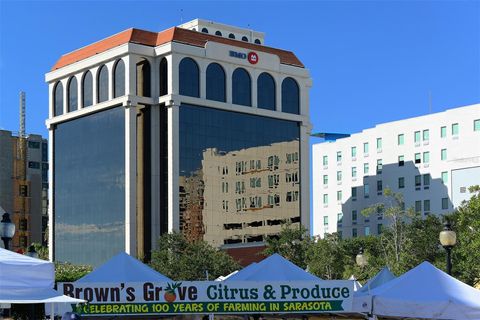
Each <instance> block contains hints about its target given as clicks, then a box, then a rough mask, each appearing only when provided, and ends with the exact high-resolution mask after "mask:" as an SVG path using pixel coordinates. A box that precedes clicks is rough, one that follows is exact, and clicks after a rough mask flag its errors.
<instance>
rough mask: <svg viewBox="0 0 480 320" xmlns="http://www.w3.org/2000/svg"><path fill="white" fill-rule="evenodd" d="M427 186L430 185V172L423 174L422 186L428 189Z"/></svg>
mask: <svg viewBox="0 0 480 320" xmlns="http://www.w3.org/2000/svg"><path fill="white" fill-rule="evenodd" d="M428 186H430V173H426V174H424V175H423V187H424V188H425V189H428Z"/></svg>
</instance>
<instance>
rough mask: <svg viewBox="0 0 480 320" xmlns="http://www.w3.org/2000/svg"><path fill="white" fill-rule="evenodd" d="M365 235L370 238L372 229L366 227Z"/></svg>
mask: <svg viewBox="0 0 480 320" xmlns="http://www.w3.org/2000/svg"><path fill="white" fill-rule="evenodd" d="M365 235H366V236H369V235H370V227H369V226H366V227H365Z"/></svg>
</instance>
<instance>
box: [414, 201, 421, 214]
mask: <svg viewBox="0 0 480 320" xmlns="http://www.w3.org/2000/svg"><path fill="white" fill-rule="evenodd" d="M415 212H417V213H420V212H422V201H420V200H418V201H415Z"/></svg>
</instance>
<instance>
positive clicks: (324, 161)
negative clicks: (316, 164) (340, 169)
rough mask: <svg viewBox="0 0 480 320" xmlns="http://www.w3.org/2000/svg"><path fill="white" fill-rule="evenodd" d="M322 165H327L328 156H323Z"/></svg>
mask: <svg viewBox="0 0 480 320" xmlns="http://www.w3.org/2000/svg"><path fill="white" fill-rule="evenodd" d="M323 165H324V166H328V156H323Z"/></svg>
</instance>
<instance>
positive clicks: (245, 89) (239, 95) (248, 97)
mask: <svg viewBox="0 0 480 320" xmlns="http://www.w3.org/2000/svg"><path fill="white" fill-rule="evenodd" d="M232 102H233V103H234V104H241V105H243V106H251V105H252V81H251V79H250V75H249V74H248V72H247V70H245V69H243V68H237V69H235V71H234V72H233V75H232Z"/></svg>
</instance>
